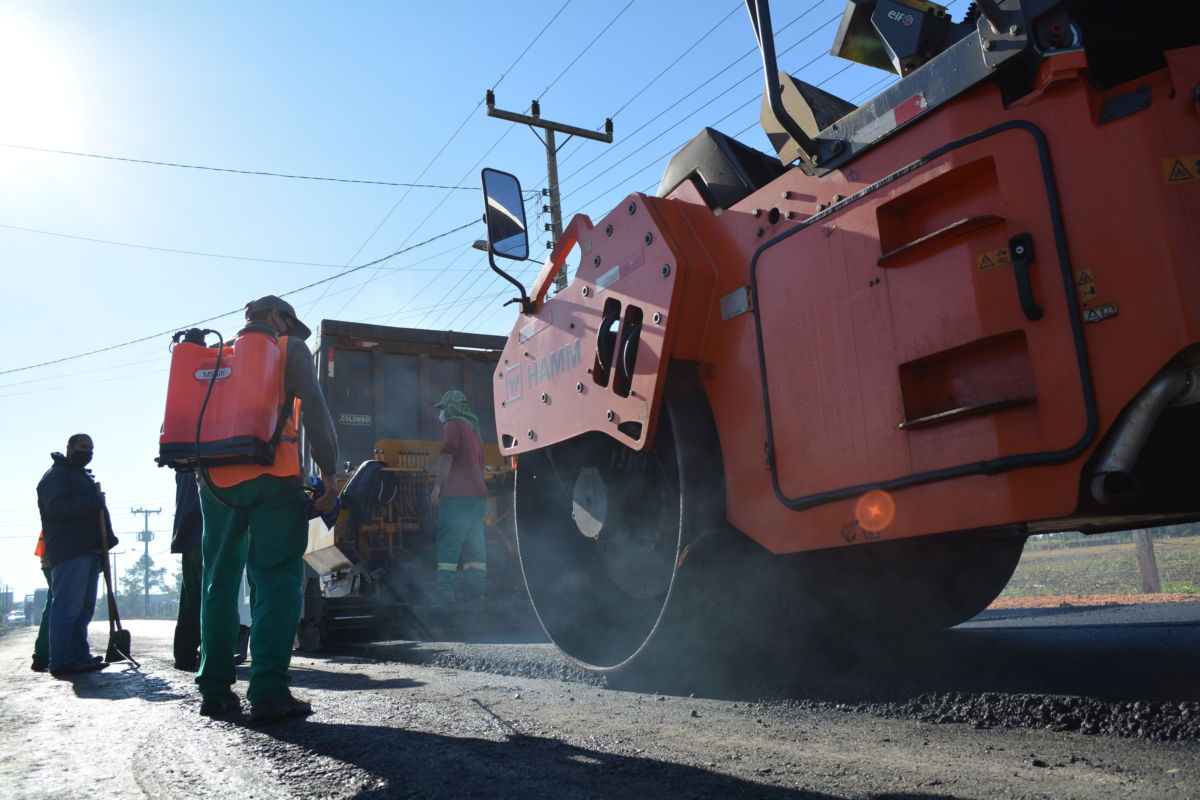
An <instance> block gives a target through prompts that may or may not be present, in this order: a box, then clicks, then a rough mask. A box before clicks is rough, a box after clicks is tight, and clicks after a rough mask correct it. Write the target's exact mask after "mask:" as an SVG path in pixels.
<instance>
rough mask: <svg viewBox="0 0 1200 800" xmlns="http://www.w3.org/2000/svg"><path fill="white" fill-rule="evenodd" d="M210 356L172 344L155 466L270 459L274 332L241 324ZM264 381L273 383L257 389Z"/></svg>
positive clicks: (279, 356) (275, 394) (276, 414)
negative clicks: (244, 328)
mask: <svg viewBox="0 0 1200 800" xmlns="http://www.w3.org/2000/svg"><path fill="white" fill-rule="evenodd" d="M217 362H218V353H217V349H216V348H211V347H205V346H203V345H199V344H192V343H189V342H181V343H179V344H176V345H175V347H174V349H173V350H172V352H171V373H170V379H169V382H168V385H167V407H166V413H165V415H164V417H163V427H162V435H161V436H160V437H159V457H158V459H157V461H158V462H159V464H162V465H164V466H170V467H172V468H175V469H195V468H196V467H197V466H199V465H201V464H202V465H204V466H208V467H220V466H228V465H232V464H271V463H273V462H274V459H275V446H276V443H277V437H278V435H279V430H278V428H279V423H280V410H281V405H280V404H281V403H282V401H283V373H284V354H283V350H282V349H281V348H280V345H279V343H278V342H277V341H276V339H275V337H274V336H273V335H271V334H269V333H265V332H261V331H256V330H248V331H243V332H241V333H239V334H238V337H237V339H236V340H235V341H234V343H233V345H231V346H223V347H222V348H221V351H220V363H219V364H218V363H217ZM214 373H215V379H214ZM210 386H211V394H210V393H209V389H210ZM264 386H266V387H278V388H277V390H276V391H264V388H263V387H264ZM206 398H207V404H206ZM202 409H203V420H202V421H201V410H202ZM198 422H200V423H201V424H200V430H199V437H198V438H199V442H197V430H196V426H197V423H198Z"/></svg>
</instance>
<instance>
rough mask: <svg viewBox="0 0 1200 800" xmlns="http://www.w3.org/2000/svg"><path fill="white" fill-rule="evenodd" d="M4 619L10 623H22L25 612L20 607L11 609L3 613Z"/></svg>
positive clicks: (23, 622)
mask: <svg viewBox="0 0 1200 800" xmlns="http://www.w3.org/2000/svg"><path fill="white" fill-rule="evenodd" d="M4 621H5V622H7V623H9V624H10V625H24V624H25V612H24V611H22V610H20V609H13V610H12V611H10V612H8V613H7V614H5V615H4Z"/></svg>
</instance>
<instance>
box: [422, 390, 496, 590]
mask: <svg viewBox="0 0 1200 800" xmlns="http://www.w3.org/2000/svg"><path fill="white" fill-rule="evenodd" d="M435 405H436V407H437V408H440V409H441V412H440V413H439V415H438V419H439V420H440V421H441V422H443V423H445V427H444V429H443V432H442V452H441V455H439V456H438V467H437V477H436V478H435V479H434V482H433V491H432V492H431V493H430V496H429V502H430V504H431V505H432V506H433V507H434V508H436V509H437V560H438V565H437V598H438V601H439V602H442V603H453V602H456V601H460V600H483V599H484V597H485V596H486V595H487V550H486V544H485V541H484V535H483V515H484V513H485V512H486V511H487V497H488V493H487V486H486V485H485V484H484V482H483V439H482V437H480V435H479V418H478V417H477V416H475V414H474V412H472V411H471V408H470V405H469V403H468V402H467V396H466V394H464V393H463V392H462V391H461V390H459V389H451V390H450V391H448V392H446V393H445V394H444V395H442V399H441V400H440V401H438V402H437V403H436V404H435ZM460 559H461V560H462V567H463V582H464V584H465V586H464V588H465V589H466V594H467V596H465V597H459V596H458V593H457V591H456V589H457V583H458V564H459V560H460Z"/></svg>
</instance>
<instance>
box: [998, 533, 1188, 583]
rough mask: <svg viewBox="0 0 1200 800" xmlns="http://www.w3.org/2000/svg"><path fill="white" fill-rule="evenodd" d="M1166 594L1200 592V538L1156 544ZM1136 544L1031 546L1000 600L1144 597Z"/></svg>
mask: <svg viewBox="0 0 1200 800" xmlns="http://www.w3.org/2000/svg"><path fill="white" fill-rule="evenodd" d="M1154 555H1155V560H1156V561H1157V562H1158V575H1159V580H1160V582H1161V583H1162V590H1163V591H1164V592H1172V593H1175V592H1180V593H1188V594H1197V593H1200V536H1188V537H1179V538H1173V539H1155V540H1154ZM1141 592H1142V589H1141V579H1140V578H1139V576H1138V565H1137V554H1136V552H1135V550H1134V545H1133V543H1132V542H1129V543H1125V544H1103V545H1097V546H1093V547H1067V548H1053V549H1051V548H1045V547H1030V546H1028V545H1027V546H1026V548H1025V551H1024V552H1023V553H1022V554H1021V562H1020V563H1019V564H1018V565H1017V571H1016V572H1015V573H1014V574H1013V577H1012V580H1010V581H1009V583H1008V586H1007V587H1005V589H1004V591H1003V592H1001V593H1000V596H1001V597H1035V596H1039V595H1058V594H1141Z"/></svg>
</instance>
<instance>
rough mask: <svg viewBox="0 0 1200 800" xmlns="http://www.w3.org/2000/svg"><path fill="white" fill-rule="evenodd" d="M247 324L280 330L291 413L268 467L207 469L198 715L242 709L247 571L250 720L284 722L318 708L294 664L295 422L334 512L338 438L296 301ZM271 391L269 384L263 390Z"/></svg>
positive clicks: (257, 307) (252, 309) (301, 533)
mask: <svg viewBox="0 0 1200 800" xmlns="http://www.w3.org/2000/svg"><path fill="white" fill-rule="evenodd" d="M246 323H247V327H248V328H250V329H257V330H260V331H263V332H269V333H272V334H274V335H276V336H277V337H278V343H279V348H280V350H281V351H282V356H283V361H284V367H283V370H284V373H283V400H284V402H283V406H282V407H283V409H285V412H286V413H287V414H288V417H287V421H286V423H285V424H284V426H283V430H282V434H281V436H280V438H279V442H278V444H277V446H276V448H275V459H274V462H273V463H272V464H270V465H259V464H243V465H236V466H227V467H214V468H212V469H208V470H203V471H202V472H201V475H202V478H203V481H202V486H201V489H200V510H201V514H202V516H203V520H204V533H203V536H202V542H201V550H202V552H203V562H204V566H203V571H204V583H203V586H204V588H203V595H202V600H201V607H200V668H199V670H198V672H197V673H196V685H197V686H198V688H199V690H200V695H201V698H202V701H201V703H200V713H201V714H202V715H204V716H208V717H215V716H220V715H224V714H232V713H236V712H239V711H240V710H241V703H240V701H239V700H238V698H237V695H236V694H234V692H233V688H232V687H233V684H234V681H235V673H234V663H233V652H234V647H235V643H236V639H237V636H238V623H239V619H238V589H239V585H240V582H241V577H242V570H243V568H245V569H246V573H247V577H248V578H249V582H250V587H251V592H250V594H251V608H250V616H251V618H252V620H253V624H252V626H251V629H250V654H251V660H250V665H251V666H250V684H249V687H248V689H247V691H246V699H247V700H248V701H249V702H250V721H251V722H256V723H257V722H277V721H281V720H284V719H287V718H288V717H292V716H306V715H308V714H311V713H312V704H311V703H309V702H308V701H307V700H305V699H303V698H299V697H295V696H293V695H292V693H291V691H290V689H289V686H290V685H291V677H290V676H289V675H288V666H289V664H290V663H291V658H292V643H293V640H294V638H295V635H296V626H297V624H298V622H299V620H300V608H301V582H302V579H303V576H304V565H303V561H302V556H303V554H304V549H305V546H306V545H307V543H308V520H307V518H306V514H305V501H306V499H307V496H306V494H305V492H304V488H303V487H304V484H305V482H304V479H303V476H302V471H301V467H300V453H299V441H298V429H299V426H300V424H301V422H302V421H301V416H300V415H301V413H303V415H304V416H303V424H304V428H305V432H306V435H307V440H308V442H309V445H310V447H311V452H312V458H313V461H314V462H315V463H316V465H317V467H318V468H319V471H320V479H321V482H322V484H324V486H325V493H324V494H323V495H322V496H321V497H320V498H319V499H318V500H317V501H316V503H315V507H316V508H317V510H318V511H321V512H324V511H328V510H329V508H330V507H332V505H333V503H334V501H335V500H336V499H337V490H336V484H335V481H334V470H335V468H336V464H337V437H336V434H335V432H334V428H333V419H332V417H331V416H330V414H329V408H328V406H327V405H326V404H325V398H324V397H323V396H322V395H321V389H320V387H319V386H318V385H317V379H316V375H315V373H314V372H313V366H312V364H313V361H312V354H311V353H310V352H309V349H308V347H307V346H306V345H305V343H304V340H305V339H307V338H308V337H309V335H310V331H309V329H308V327H307V326H306V325H304V323H302V322H300V320H299V319H297V318H296V312H295V310H294V309H293V308H292V306H291V305H290V304H289V303H287V302H286V301H284V300H281V299H280V298H278V297H275V296H273V295H268V296H266V297H261V298H259V299H257V300H254V301H251V302H250V303H248V304H247V305H246ZM271 391H272V386H270V385H268V384H267V383H264V385H263V392H264V393H268V392H271Z"/></svg>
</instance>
